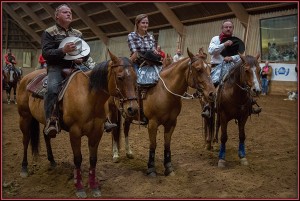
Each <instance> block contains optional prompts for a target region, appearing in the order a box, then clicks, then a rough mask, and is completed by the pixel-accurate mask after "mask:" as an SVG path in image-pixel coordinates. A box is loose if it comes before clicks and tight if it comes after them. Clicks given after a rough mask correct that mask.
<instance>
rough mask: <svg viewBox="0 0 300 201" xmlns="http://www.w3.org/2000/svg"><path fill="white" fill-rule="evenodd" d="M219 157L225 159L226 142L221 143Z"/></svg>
mask: <svg viewBox="0 0 300 201" xmlns="http://www.w3.org/2000/svg"><path fill="white" fill-rule="evenodd" d="M219 159H223V160H225V144H221V145H220V151H219Z"/></svg>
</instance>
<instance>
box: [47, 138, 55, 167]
mask: <svg viewBox="0 0 300 201" xmlns="http://www.w3.org/2000/svg"><path fill="white" fill-rule="evenodd" d="M44 140H45V144H46V148H47V158H48V161H49V162H50V167H51V168H54V167H56V165H57V164H56V162H55V160H54V157H53V153H52V147H51V141H50V140H51V138H50V137H49V136H48V135H44Z"/></svg>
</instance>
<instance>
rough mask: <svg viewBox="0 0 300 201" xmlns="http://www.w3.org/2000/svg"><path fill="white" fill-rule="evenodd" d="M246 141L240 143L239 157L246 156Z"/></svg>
mask: <svg viewBox="0 0 300 201" xmlns="http://www.w3.org/2000/svg"><path fill="white" fill-rule="evenodd" d="M245 155H246V153H245V143H240V144H239V157H240V158H245Z"/></svg>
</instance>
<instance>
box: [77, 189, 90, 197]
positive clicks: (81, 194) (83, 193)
mask: <svg viewBox="0 0 300 201" xmlns="http://www.w3.org/2000/svg"><path fill="white" fill-rule="evenodd" d="M76 196H77V197H78V198H87V195H86V193H85V192H84V190H83V189H81V190H78V191H77V192H76Z"/></svg>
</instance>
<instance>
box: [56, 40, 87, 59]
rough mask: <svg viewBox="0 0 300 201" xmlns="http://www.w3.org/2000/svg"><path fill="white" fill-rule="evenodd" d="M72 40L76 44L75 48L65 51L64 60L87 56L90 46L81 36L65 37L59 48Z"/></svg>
mask: <svg viewBox="0 0 300 201" xmlns="http://www.w3.org/2000/svg"><path fill="white" fill-rule="evenodd" d="M69 42H73V43H75V45H76V50H74V51H73V52H68V53H66V55H65V57H64V59H65V60H75V59H79V58H82V57H85V56H87V55H88V54H89V53H90V46H89V45H88V44H87V43H86V42H85V41H84V40H82V39H81V38H78V37H74V36H71V37H66V38H65V39H63V40H62V41H61V43H60V44H59V48H63V47H64V46H65V44H66V43H69Z"/></svg>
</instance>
